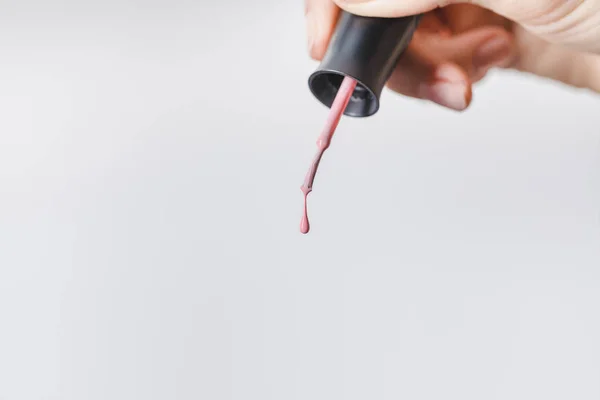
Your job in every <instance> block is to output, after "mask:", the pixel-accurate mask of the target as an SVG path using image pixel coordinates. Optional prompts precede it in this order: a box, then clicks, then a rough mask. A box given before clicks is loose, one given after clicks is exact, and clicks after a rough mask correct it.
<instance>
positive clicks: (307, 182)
mask: <svg viewBox="0 0 600 400" xmlns="http://www.w3.org/2000/svg"><path fill="white" fill-rule="evenodd" d="M355 87H356V81H355V80H354V79H352V78H350V77H345V78H344V80H343V82H342V85H341V86H340V88H339V90H338V92H337V95H336V97H335V100H334V101H333V104H332V105H331V110H330V111H329V116H328V117H327V122H326V123H325V126H324V127H323V130H322V131H321V134H320V135H319V138H318V139H317V148H318V151H317V154H316V155H315V158H314V159H313V162H312V164H311V165H310V168H309V170H308V173H307V174H306V178H304V183H303V184H302V186H301V187H300V190H302V193H304V212H303V214H302V220H301V221H300V232H302V233H304V234H307V233H308V231H309V230H310V223H309V222H308V205H307V202H308V194H309V193H310V192H312V188H313V183H314V182H315V176H316V175H317V169H318V168H319V163H320V162H321V158H322V157H323V153H325V150H327V148H328V147H329V145H330V144H331V138H332V137H333V134H334V133H335V129H336V128H337V126H338V123H339V122H340V118H342V115H343V114H344V110H345V109H346V106H348V103H349V102H350V98H351V97H352V93H353V92H354V88H355Z"/></svg>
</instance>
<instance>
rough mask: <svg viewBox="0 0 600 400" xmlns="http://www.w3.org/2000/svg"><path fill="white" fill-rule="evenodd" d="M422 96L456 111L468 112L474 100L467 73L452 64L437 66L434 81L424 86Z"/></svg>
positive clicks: (421, 91) (421, 89) (421, 90)
mask: <svg viewBox="0 0 600 400" xmlns="http://www.w3.org/2000/svg"><path fill="white" fill-rule="evenodd" d="M420 95H421V97H422V98H424V99H427V100H430V101H432V102H434V103H437V104H439V105H441V106H444V107H446V108H449V109H451V110H454V111H464V110H466V109H467V108H468V107H469V105H470V104H471V100H472V99H473V91H472V85H471V82H470V81H469V78H468V76H467V73H466V72H465V71H464V70H463V69H462V68H461V67H460V66H458V65H456V64H452V63H445V64H442V65H439V66H437V67H436V68H435V70H434V72H433V79H432V80H431V81H430V82H427V83H424V84H422V86H421V88H420Z"/></svg>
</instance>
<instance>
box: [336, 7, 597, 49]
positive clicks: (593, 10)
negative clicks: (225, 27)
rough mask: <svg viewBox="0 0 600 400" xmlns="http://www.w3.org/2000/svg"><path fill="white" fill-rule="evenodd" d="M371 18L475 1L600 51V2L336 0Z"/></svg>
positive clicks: (544, 34)
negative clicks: (599, 28)
mask: <svg viewBox="0 0 600 400" xmlns="http://www.w3.org/2000/svg"><path fill="white" fill-rule="evenodd" d="M334 1H335V2H336V3H337V4H338V6H340V8H342V9H344V10H346V11H348V12H350V13H352V14H357V15H364V16H368V17H404V16H408V15H415V14H421V13H425V12H427V11H431V10H433V9H435V8H440V7H445V6H448V5H452V4H466V3H468V4H472V5H476V6H480V7H483V8H486V9H488V10H490V11H493V12H494V13H496V14H498V15H500V16H503V17H505V18H508V19H509V20H511V21H514V22H517V23H518V24H520V25H522V26H523V27H524V28H525V29H527V30H528V31H530V32H531V33H533V34H535V35H538V36H540V37H541V38H543V39H545V40H547V41H549V42H553V43H561V44H565V45H569V46H572V47H574V48H577V49H579V50H583V51H590V52H596V53H600V40H598V39H599V37H600V32H599V30H598V27H599V26H600V1H598V0H578V1H557V0H519V1H515V0H334Z"/></svg>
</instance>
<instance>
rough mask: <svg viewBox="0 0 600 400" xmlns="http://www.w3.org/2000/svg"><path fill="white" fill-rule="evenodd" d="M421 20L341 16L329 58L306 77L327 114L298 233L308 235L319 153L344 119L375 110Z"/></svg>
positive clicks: (305, 189) (304, 189)
mask: <svg viewBox="0 0 600 400" xmlns="http://www.w3.org/2000/svg"><path fill="white" fill-rule="evenodd" d="M420 19H421V16H420V15H415V16H408V17H401V18H375V17H363V16H358V15H354V14H350V13H348V12H345V11H342V13H341V15H340V19H339V20H338V23H337V26H336V29H335V31H334V33H333V36H332V38H331V40H330V42H329V46H328V48H327V52H326V53H325V56H324V57H323V60H322V61H321V64H320V65H319V67H318V68H317V70H316V71H315V72H314V73H313V74H312V75H311V76H310V77H309V79H308V85H309V88H310V90H311V92H312V93H313V95H314V96H315V97H316V98H317V100H319V101H320V102H321V103H323V104H324V105H325V106H327V107H329V108H330V112H329V116H328V118H327V121H326V123H325V127H324V128H323V131H322V132H321V134H320V135H319V138H318V139H317V148H318V151H317V154H316V155H315V157H314V159H313V162H312V164H311V166H310V168H309V170H308V173H307V174H306V178H305V180H304V183H303V185H302V187H301V190H302V193H303V194H304V213H303V216H302V220H301V223H300V231H301V232H302V233H304V234H306V233H308V231H309V230H310V223H309V221H308V210H307V208H308V207H307V198H308V194H309V193H310V192H311V191H312V188H313V184H314V180H315V176H316V173H317V169H318V167H319V163H320V162H321V158H322V157H323V153H324V152H325V150H327V148H328V147H329V145H330V143H331V139H332V137H333V134H334V132H335V129H336V127H337V125H338V123H339V121H340V119H341V117H342V115H347V116H350V117H359V118H361V117H369V116H372V115H374V114H375V113H377V111H378V110H379V99H380V96H381V92H382V90H383V88H384V86H385V84H386V82H387V80H388V79H389V77H390V75H391V74H392V72H393V71H394V69H395V68H396V65H397V64H398V60H399V59H400V57H401V56H402V54H403V53H404V51H405V50H406V48H407V47H408V44H409V43H410V40H411V39H412V36H413V33H414V31H415V30H416V28H417V25H418V24H419V20H420Z"/></svg>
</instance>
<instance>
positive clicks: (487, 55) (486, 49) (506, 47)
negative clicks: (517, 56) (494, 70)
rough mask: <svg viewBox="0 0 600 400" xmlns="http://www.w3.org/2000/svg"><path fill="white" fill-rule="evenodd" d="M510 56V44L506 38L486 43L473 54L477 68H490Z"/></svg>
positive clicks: (490, 40)
mask: <svg viewBox="0 0 600 400" xmlns="http://www.w3.org/2000/svg"><path fill="white" fill-rule="evenodd" d="M509 55H510V43H509V42H508V39H507V38H506V37H504V36H496V37H493V38H492V39H489V40H488V41H487V42H484V43H483V44H482V45H481V46H480V47H479V48H478V49H477V50H476V51H475V54H473V66H474V67H475V68H489V67H492V66H496V65H499V64H501V63H502V61H504V60H505V59H506V57H508V56H509Z"/></svg>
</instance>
